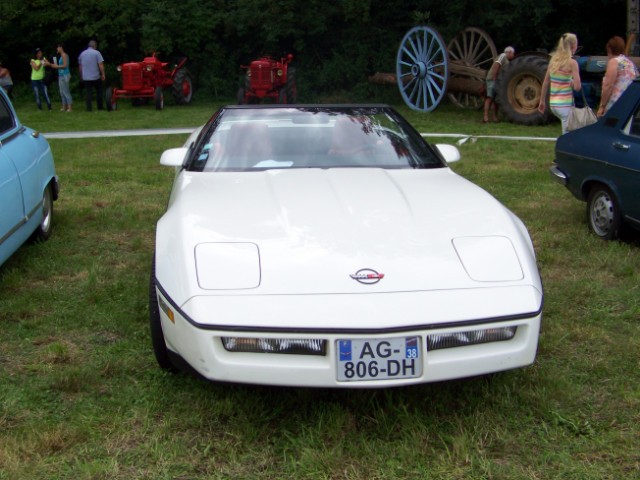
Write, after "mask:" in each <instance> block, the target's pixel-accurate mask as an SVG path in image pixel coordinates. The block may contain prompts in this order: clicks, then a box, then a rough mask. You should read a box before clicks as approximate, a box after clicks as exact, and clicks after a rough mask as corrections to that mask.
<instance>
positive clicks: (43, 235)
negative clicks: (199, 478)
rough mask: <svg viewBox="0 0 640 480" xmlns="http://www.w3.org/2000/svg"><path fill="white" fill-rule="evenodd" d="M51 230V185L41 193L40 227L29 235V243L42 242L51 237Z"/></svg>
mask: <svg viewBox="0 0 640 480" xmlns="http://www.w3.org/2000/svg"><path fill="white" fill-rule="evenodd" d="M52 230H53V191H52V189H51V185H47V187H46V188H45V189H44V192H43V193H42V220H41V221H40V225H38V228H36V230H35V231H34V232H33V234H32V235H31V241H33V242H43V241H45V240H47V239H48V238H49V237H50V236H51V231H52Z"/></svg>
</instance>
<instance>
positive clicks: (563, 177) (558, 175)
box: [549, 163, 569, 187]
mask: <svg viewBox="0 0 640 480" xmlns="http://www.w3.org/2000/svg"><path fill="white" fill-rule="evenodd" d="M549 173H550V174H551V178H553V179H554V180H555V181H556V182H558V183H559V184H560V185H564V186H565V187H566V186H567V183H569V177H568V176H567V174H566V173H564V172H563V171H562V170H560V167H558V165H557V164H555V163H554V164H553V165H552V166H551V168H549Z"/></svg>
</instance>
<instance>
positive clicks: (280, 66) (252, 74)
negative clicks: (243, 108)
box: [238, 54, 298, 105]
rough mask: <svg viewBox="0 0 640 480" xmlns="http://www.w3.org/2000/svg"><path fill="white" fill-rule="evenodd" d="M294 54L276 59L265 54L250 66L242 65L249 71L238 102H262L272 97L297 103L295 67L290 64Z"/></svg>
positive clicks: (283, 101) (278, 101)
mask: <svg viewBox="0 0 640 480" xmlns="http://www.w3.org/2000/svg"><path fill="white" fill-rule="evenodd" d="M291 60H293V55H292V54H288V55H287V56H286V57H283V58H281V59H280V61H277V60H275V59H274V58H273V57H269V56H264V57H261V58H259V59H258V60H254V61H252V62H251V63H250V64H249V66H245V65H241V67H240V68H243V69H245V70H246V71H247V73H246V75H245V80H244V86H243V87H240V89H239V90H238V104H240V105H243V104H246V103H260V101H261V100H262V99H263V98H270V99H272V101H274V102H276V103H296V100H297V97H298V94H297V89H296V76H295V73H296V72H295V69H294V68H291V67H290V66H289V63H291Z"/></svg>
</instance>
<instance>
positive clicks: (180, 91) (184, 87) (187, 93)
mask: <svg viewBox="0 0 640 480" xmlns="http://www.w3.org/2000/svg"><path fill="white" fill-rule="evenodd" d="M171 93H172V94H173V98H175V99H176V103H177V104H178V105H187V104H189V103H191V99H192V98H193V81H192V80H191V74H190V73H189V70H187V69H186V68H181V69H180V70H178V71H177V72H176V74H175V76H174V77H173V86H172V87H171Z"/></svg>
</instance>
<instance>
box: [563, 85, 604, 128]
mask: <svg viewBox="0 0 640 480" xmlns="http://www.w3.org/2000/svg"><path fill="white" fill-rule="evenodd" d="M581 91H582V100H583V102H584V107H583V108H578V107H576V106H573V107H571V111H570V112H569V118H568V119H567V131H569V132H572V131H574V130H577V129H579V128H582V127H586V126H587V125H591V124H593V123H596V122H597V121H598V118H597V117H596V114H595V113H593V110H591V107H589V104H588V103H587V99H586V97H585V96H584V90H581Z"/></svg>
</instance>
